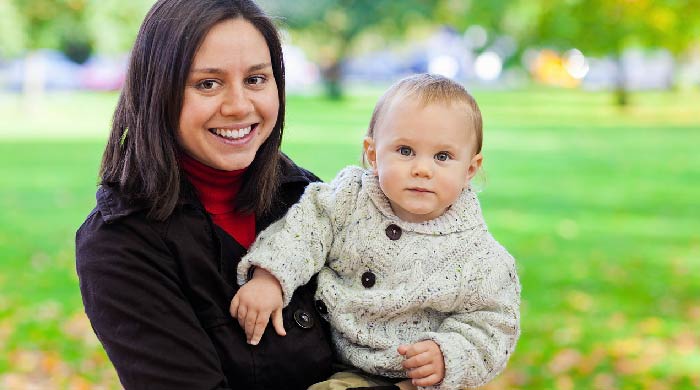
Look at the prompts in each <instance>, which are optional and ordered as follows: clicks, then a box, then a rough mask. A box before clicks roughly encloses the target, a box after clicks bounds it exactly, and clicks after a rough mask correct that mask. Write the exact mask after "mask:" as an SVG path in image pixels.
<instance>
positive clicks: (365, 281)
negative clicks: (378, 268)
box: [362, 271, 377, 288]
mask: <svg viewBox="0 0 700 390" xmlns="http://www.w3.org/2000/svg"><path fill="white" fill-rule="evenodd" d="M376 281H377V276H376V275H375V274H373V273H372V271H367V272H365V273H364V274H362V285H363V286H365V288H372V286H374V282H376Z"/></svg>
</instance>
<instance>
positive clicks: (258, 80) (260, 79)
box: [248, 76, 267, 85]
mask: <svg viewBox="0 0 700 390" xmlns="http://www.w3.org/2000/svg"><path fill="white" fill-rule="evenodd" d="M265 81H267V79H266V78H265V77H264V76H253V77H248V84H251V85H260V84H264V83H265Z"/></svg>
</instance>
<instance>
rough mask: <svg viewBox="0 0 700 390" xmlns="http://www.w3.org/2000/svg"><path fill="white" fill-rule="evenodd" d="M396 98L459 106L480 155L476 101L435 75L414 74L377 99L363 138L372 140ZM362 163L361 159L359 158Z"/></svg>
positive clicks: (449, 80)
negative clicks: (366, 137)
mask: <svg viewBox="0 0 700 390" xmlns="http://www.w3.org/2000/svg"><path fill="white" fill-rule="evenodd" d="M396 98H403V99H405V98H415V99H418V101H419V102H420V103H421V104H423V105H428V104H433V103H438V104H455V103H456V104H462V105H463V106H464V110H465V112H466V114H467V116H468V117H469V118H470V119H471V123H465V127H467V128H468V126H469V125H470V124H471V125H472V126H471V127H472V128H473V129H474V134H475V136H476V151H475V153H481V144H482V140H483V134H482V127H483V123H482V119H481V110H479V106H478V105H477V104H476V100H474V98H473V97H472V95H470V94H469V92H467V90H466V89H465V88H464V87H463V86H462V85H461V84H459V83H457V82H456V81H454V80H451V79H449V78H447V77H444V76H440V75H435V74H428V73H422V74H415V75H412V76H408V77H406V78H404V79H401V80H399V81H398V82H396V83H395V84H394V85H392V86H391V87H389V89H388V90H387V91H386V92H385V93H384V95H382V97H381V98H379V101H378V102H377V105H376V106H375V107H374V112H372V119H370V121H369V128H368V129H367V136H368V137H372V138H374V129H375V127H376V126H377V123H378V122H379V119H380V118H381V116H382V115H384V113H385V112H386V111H387V109H388V107H390V106H391V103H392V102H393V101H394V100H395V99H396ZM363 159H364V156H363Z"/></svg>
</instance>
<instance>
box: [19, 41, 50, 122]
mask: <svg viewBox="0 0 700 390" xmlns="http://www.w3.org/2000/svg"><path fill="white" fill-rule="evenodd" d="M45 67H46V64H45V63H44V59H43V58H42V56H41V54H40V53H39V52H36V51H35V52H30V53H29V54H27V55H26V57H25V58H24V75H23V78H22V103H23V104H22V108H23V111H24V112H25V113H26V114H28V115H33V114H36V113H39V112H41V103H42V101H43V100H44V99H43V98H44V90H45V89H46V80H45V73H46V70H45Z"/></svg>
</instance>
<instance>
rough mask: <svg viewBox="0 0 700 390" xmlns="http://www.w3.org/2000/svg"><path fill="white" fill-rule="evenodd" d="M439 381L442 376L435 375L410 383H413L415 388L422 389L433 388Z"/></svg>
mask: <svg viewBox="0 0 700 390" xmlns="http://www.w3.org/2000/svg"><path fill="white" fill-rule="evenodd" d="M440 381H442V376H439V375H437V374H432V375H430V376H427V377H425V378H421V379H414V380H413V381H412V383H413V384H414V385H416V386H422V387H424V386H433V385H437V384H438V383H440Z"/></svg>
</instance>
